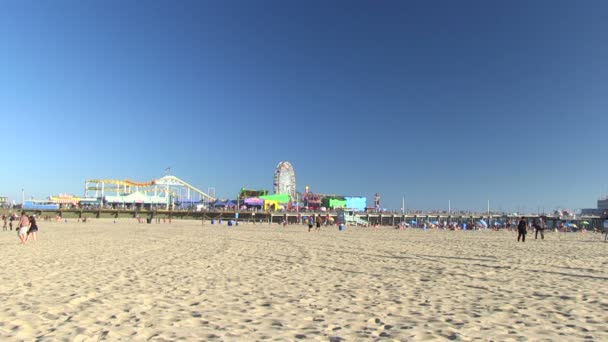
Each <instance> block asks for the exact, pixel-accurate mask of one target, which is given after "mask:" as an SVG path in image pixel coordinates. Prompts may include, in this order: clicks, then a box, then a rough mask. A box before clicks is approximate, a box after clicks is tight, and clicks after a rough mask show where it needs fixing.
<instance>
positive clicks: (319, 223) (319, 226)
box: [316, 215, 323, 231]
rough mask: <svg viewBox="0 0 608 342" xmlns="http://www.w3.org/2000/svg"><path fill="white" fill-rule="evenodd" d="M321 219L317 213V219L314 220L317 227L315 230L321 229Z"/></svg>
mask: <svg viewBox="0 0 608 342" xmlns="http://www.w3.org/2000/svg"><path fill="white" fill-rule="evenodd" d="M321 221H323V219H322V218H321V215H317V220H316V223H317V229H316V230H317V231H320V230H321Z"/></svg>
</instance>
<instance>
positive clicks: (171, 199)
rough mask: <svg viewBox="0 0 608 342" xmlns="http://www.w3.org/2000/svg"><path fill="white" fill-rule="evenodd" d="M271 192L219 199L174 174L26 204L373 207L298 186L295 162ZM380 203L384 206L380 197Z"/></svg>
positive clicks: (88, 184) (285, 165) (89, 183)
mask: <svg viewBox="0 0 608 342" xmlns="http://www.w3.org/2000/svg"><path fill="white" fill-rule="evenodd" d="M272 185H273V189H272V192H271V191H270V190H268V189H257V190H254V189H247V188H241V189H240V191H239V193H238V195H236V196H235V198H227V199H219V198H216V196H215V189H214V188H209V189H208V191H207V192H205V191H203V190H200V189H199V188H197V187H195V186H193V185H191V184H190V183H188V182H186V181H184V180H182V179H180V178H178V177H176V176H173V175H165V176H164V177H161V178H159V179H154V180H150V181H145V182H140V181H133V180H129V179H87V180H86V181H85V183H84V196H82V197H80V196H75V195H67V194H59V195H56V196H50V197H49V198H48V199H46V200H33V199H32V200H24V201H23V208H24V209H32V210H56V209H74V208H80V209H121V210H159V209H160V210H176V211H178V210H186V211H205V210H223V211H240V210H244V211H272V212H277V211H300V210H304V211H308V210H310V211H326V210H332V209H338V208H341V209H344V208H348V209H352V210H356V211H365V210H371V209H373V208H367V206H366V204H367V198H366V197H353V196H338V195H324V194H320V193H313V192H312V191H310V187H309V186H305V187H304V192H301V193H300V192H297V190H296V176H295V171H294V168H293V166H292V165H291V163H289V162H280V163H279V164H278V165H277V167H276V168H275V171H274V177H273V184H272ZM375 207H379V197H378V195H376V200H375Z"/></svg>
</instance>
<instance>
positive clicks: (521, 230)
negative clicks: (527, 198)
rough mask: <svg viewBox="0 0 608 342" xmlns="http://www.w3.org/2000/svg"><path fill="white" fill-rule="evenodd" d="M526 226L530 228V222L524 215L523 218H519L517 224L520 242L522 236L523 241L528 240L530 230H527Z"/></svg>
mask: <svg viewBox="0 0 608 342" xmlns="http://www.w3.org/2000/svg"><path fill="white" fill-rule="evenodd" d="M526 228H528V223H527V222H526V220H525V219H524V217H523V216H522V217H521V219H520V220H519V224H518V225H517V232H518V234H517V242H519V239H520V238H521V242H526V233H527V232H528V231H527V230H526Z"/></svg>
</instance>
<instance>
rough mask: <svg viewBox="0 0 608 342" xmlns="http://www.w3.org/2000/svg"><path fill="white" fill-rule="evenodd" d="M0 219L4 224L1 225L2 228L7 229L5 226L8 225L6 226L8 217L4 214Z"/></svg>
mask: <svg viewBox="0 0 608 342" xmlns="http://www.w3.org/2000/svg"><path fill="white" fill-rule="evenodd" d="M2 221H4V225H3V226H2V230H8V228H7V227H8V226H7V223H8V218H7V217H6V215H2Z"/></svg>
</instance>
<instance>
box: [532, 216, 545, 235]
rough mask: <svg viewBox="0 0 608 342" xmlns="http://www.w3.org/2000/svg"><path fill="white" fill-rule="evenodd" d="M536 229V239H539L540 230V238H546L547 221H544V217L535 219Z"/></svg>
mask: <svg viewBox="0 0 608 342" xmlns="http://www.w3.org/2000/svg"><path fill="white" fill-rule="evenodd" d="M534 229H535V232H534V240H536V239H538V232H540V239H541V240H544V239H545V234H544V231H545V222H543V219H542V217H539V218H538V219H536V221H534Z"/></svg>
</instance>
